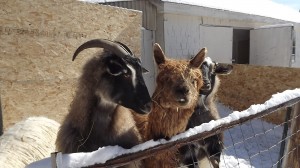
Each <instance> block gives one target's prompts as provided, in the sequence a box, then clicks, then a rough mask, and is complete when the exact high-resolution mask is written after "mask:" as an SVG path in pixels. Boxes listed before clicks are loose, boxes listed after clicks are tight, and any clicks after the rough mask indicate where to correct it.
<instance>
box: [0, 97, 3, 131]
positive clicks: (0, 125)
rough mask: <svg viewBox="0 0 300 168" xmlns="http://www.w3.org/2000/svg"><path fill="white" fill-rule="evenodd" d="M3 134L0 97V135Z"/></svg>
mask: <svg viewBox="0 0 300 168" xmlns="http://www.w3.org/2000/svg"><path fill="white" fill-rule="evenodd" d="M2 134H3V116H2V107H1V97H0V136H1V135H2Z"/></svg>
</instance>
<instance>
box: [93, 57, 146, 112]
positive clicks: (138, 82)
mask: <svg viewBox="0 0 300 168" xmlns="http://www.w3.org/2000/svg"><path fill="white" fill-rule="evenodd" d="M105 65H106V72H105V73H103V74H102V78H101V80H102V81H99V83H98V84H99V85H102V86H99V85H98V86H97V87H99V88H102V89H101V94H102V95H101V97H102V99H106V100H107V99H108V100H109V101H112V102H114V103H116V104H120V105H122V106H124V107H127V108H130V109H132V110H134V111H136V112H137V113H141V114H144V113H148V112H149V111H150V108H151V97H150V95H149V92H148V89H147V87H146V85H145V82H144V79H143V76H142V73H143V70H144V69H143V68H142V66H141V62H140V60H139V59H138V58H135V57H131V56H130V57H128V58H127V57H124V58H121V57H118V56H114V55H112V56H109V57H108V58H106V59H105ZM103 88H105V91H102V90H103ZM104 101H105V100H104Z"/></svg>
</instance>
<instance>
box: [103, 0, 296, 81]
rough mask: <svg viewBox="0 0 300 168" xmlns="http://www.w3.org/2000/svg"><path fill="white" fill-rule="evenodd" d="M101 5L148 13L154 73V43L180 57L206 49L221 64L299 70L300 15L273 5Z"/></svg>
mask: <svg viewBox="0 0 300 168" xmlns="http://www.w3.org/2000/svg"><path fill="white" fill-rule="evenodd" d="M99 1H100V3H101V4H107V5H114V6H120V7H126V8H131V9H137V10H141V11H143V27H144V29H143V50H144V53H143V59H144V63H146V67H147V68H150V70H151V69H152V68H153V67H154V65H153V61H152V45H153V42H157V43H159V44H160V45H161V46H162V48H163V49H164V50H165V53H166V54H167V55H168V56H172V57H175V58H187V57H191V56H193V55H195V54H196V53H197V52H198V51H199V50H200V49H201V48H202V47H207V48H208V55H209V56H210V57H212V58H213V59H214V60H216V61H218V62H223V63H239V64H254V65H271V66H282V67H300V13H299V12H298V11H296V10H294V9H292V8H289V7H286V6H284V5H280V4H277V3H274V2H272V1H270V0H131V1H130V0H129V1H128V0H127V1H126V0H98V2H99ZM151 67H152V68H151ZM152 72H153V71H152ZM153 76H154V74H152V75H151V78H152V77H153Z"/></svg>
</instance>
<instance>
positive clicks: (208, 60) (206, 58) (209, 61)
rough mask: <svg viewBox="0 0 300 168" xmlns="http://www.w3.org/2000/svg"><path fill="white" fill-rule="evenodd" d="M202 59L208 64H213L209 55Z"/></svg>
mask: <svg viewBox="0 0 300 168" xmlns="http://www.w3.org/2000/svg"><path fill="white" fill-rule="evenodd" d="M204 61H205V62H207V64H208V65H211V64H213V61H212V60H211V58H210V57H205V59H204Z"/></svg>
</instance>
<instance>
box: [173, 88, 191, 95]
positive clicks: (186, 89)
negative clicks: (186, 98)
mask: <svg viewBox="0 0 300 168" xmlns="http://www.w3.org/2000/svg"><path fill="white" fill-rule="evenodd" d="M175 91H176V93H178V94H182V95H186V94H187V93H188V92H189V91H190V90H189V89H188V87H185V86H184V87H178V88H177V89H176V90H175Z"/></svg>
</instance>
